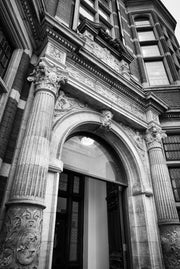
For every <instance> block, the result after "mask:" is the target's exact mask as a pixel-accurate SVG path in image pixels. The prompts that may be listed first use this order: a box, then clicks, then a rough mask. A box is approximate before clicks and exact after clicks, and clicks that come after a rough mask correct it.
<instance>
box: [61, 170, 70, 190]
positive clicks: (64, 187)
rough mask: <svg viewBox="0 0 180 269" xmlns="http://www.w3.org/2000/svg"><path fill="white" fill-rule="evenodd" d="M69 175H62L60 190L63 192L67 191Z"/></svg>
mask: <svg viewBox="0 0 180 269" xmlns="http://www.w3.org/2000/svg"><path fill="white" fill-rule="evenodd" d="M67 184H68V175H67V174H65V173H62V174H61V176H60V180H59V189H60V190H61V191H67Z"/></svg>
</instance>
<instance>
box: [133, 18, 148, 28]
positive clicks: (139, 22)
mask: <svg viewBox="0 0 180 269" xmlns="http://www.w3.org/2000/svg"><path fill="white" fill-rule="evenodd" d="M135 25H136V26H150V25H151V24H150V21H149V20H148V19H146V18H138V19H136V20H135Z"/></svg>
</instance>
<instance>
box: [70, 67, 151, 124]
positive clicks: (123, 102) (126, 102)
mask: <svg viewBox="0 0 180 269" xmlns="http://www.w3.org/2000/svg"><path fill="white" fill-rule="evenodd" d="M67 71H68V72H69V78H72V79H73V80H75V81H77V82H78V83H80V84H81V85H83V86H84V87H86V88H87V87H88V88H89V89H90V90H91V91H92V92H94V93H96V94H98V95H99V96H101V98H102V97H103V98H106V99H108V100H110V101H111V104H112V105H113V104H114V106H119V107H120V108H122V109H123V110H125V111H126V112H128V113H131V114H133V116H135V117H137V118H139V119H141V120H143V121H146V114H145V111H144V110H143V109H142V108H141V107H140V105H139V106H138V105H137V104H136V103H135V102H132V100H130V98H128V97H126V96H125V95H123V94H121V93H116V92H115V91H113V90H112V88H111V89H109V88H108V87H106V86H104V85H102V84H101V83H100V82H99V81H97V80H95V79H94V78H92V77H89V76H87V75H85V74H84V73H83V72H80V71H79V70H78V69H77V68H75V67H74V66H72V65H71V64H69V63H67ZM130 117H131V116H130Z"/></svg>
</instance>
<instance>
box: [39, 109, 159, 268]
mask: <svg viewBox="0 0 180 269" xmlns="http://www.w3.org/2000/svg"><path fill="white" fill-rule="evenodd" d="M100 118H101V115H100V114H99V113H97V112H94V111H91V110H81V111H69V112H68V113H66V114H65V115H64V116H62V117H60V118H59V119H58V120H57V121H56V122H55V124H54V128H53V133H52V142H51V157H50V166H49V174H48V178H47V187H46V199H45V205H46V209H45V210H44V222H43V223H45V225H44V226H43V235H42V238H43V241H42V247H41V255H40V256H41V257H40V268H41V269H44V268H48V269H50V268H52V263H53V259H52V257H53V250H54V239H55V233H56V231H55V227H56V219H57V218H56V211H57V204H58V190H59V178H60V174H62V170H63V169H62V167H63V165H62V157H63V151H64V148H65V144H66V142H67V141H68V140H69V141H70V139H71V138H73V137H75V136H79V135H84V134H88V135H89V136H92V135H94V137H93V138H95V141H97V142H99V143H100V144H101V145H102V146H103V147H104V148H106V149H107V152H108V153H109V154H110V155H111V156H112V159H113V158H114V157H115V160H116V161H115V165H116V164H117V166H118V169H117V170H116V173H115V175H117V174H118V171H124V177H123V179H124V180H125V181H123V182H122V181H121V180H120V181H119V182H120V184H119V185H121V188H122V190H124V189H125V190H126V196H127V199H126V203H124V204H123V203H122V205H123V206H124V207H125V208H124V209H123V212H125V215H127V217H128V218H129V223H126V224H125V226H126V228H127V229H128V230H129V233H128V234H129V237H128V238H127V240H126V242H125V244H124V246H123V247H124V250H126V248H127V242H128V241H129V245H130V246H132V247H131V249H130V252H129V255H128V258H127V260H126V261H127V263H128V261H130V264H128V265H127V266H128V267H127V268H128V269H129V268H143V267H144V268H162V261H161V258H160V257H161V253H160V245H159V238H158V228H157V222H156V221H157V220H156V212H155V206H154V200H153V196H152V191H151V186H150V184H149V178H148V173H147V170H145V169H146V167H145V165H144V163H143V161H142V159H141V157H140V155H139V153H138V151H137V148H136V146H135V144H134V143H133V140H132V139H131V137H130V136H129V135H128V133H127V131H126V130H125V129H124V128H123V126H122V125H119V124H117V123H115V122H112V124H111V129H110V130H106V129H103V128H101V119H100ZM113 156H114V157H113ZM113 161H114V159H113ZM112 170H113V169H112ZM69 171H70V172H71V173H75V174H74V176H77V174H78V175H80V176H81V175H82V176H86V175H87V174H88V173H86V172H83V171H79V170H78V171H77V170H75V169H73V168H72V165H71V167H70V166H69V167H66V170H64V172H63V173H65V172H69ZM76 173H77V174H76ZM112 174H113V172H112V171H111V175H112ZM90 177H91V180H89V181H90V182H93V180H94V181H95V180H96V181H97V182H105V183H104V184H105V185H106V182H107V181H108V180H109V181H111V178H105V179H103V178H99V177H98V176H96V175H91V176H90ZM92 178H93V179H92ZM115 178H116V177H115ZM85 180H86V181H87V179H85ZM111 183H112V181H111ZM122 183H124V184H125V185H123V184H122ZM117 185H118V180H117ZM119 185H118V186H119ZM121 193H124V192H121ZM106 194H107V187H106ZM101 201H102V200H101ZM106 203H107V202H106ZM106 206H107V204H106ZM106 211H107V207H106ZM122 215H123V214H122ZM123 217H124V216H123ZM107 219H108V217H107ZM123 220H125V218H124V219H123ZM83 221H84V218H83ZM83 223H84V222H83ZM84 227H85V226H84ZM84 227H83V229H84ZM111 230H113V229H112V228H111ZM83 232H84V230H83ZM107 234H108V231H107ZM69 236H70V235H69ZM83 238H84V237H83ZM125 239H126V238H125ZM108 240H109V236H108ZM83 244H85V242H83ZM108 248H109V246H108ZM108 251H109V249H108ZM81 253H82V255H84V259H83V263H81V264H83V265H84V268H83V269H86V268H88V267H87V266H86V265H85V264H84V262H85V261H87V258H86V254H85V252H84V251H83V248H82V252H81ZM130 256H132V259H131V257H130ZM92 258H93V257H92ZM92 258H91V259H92ZM124 264H126V263H124ZM123 266H124V265H123ZM117 268H118V267H117ZM93 269H94V268H93Z"/></svg>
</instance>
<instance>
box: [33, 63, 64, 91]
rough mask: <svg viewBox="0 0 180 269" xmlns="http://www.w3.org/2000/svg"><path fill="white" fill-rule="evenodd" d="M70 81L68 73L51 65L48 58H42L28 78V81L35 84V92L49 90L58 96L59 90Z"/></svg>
mask: <svg viewBox="0 0 180 269" xmlns="http://www.w3.org/2000/svg"><path fill="white" fill-rule="evenodd" d="M67 79H68V71H67V70H66V69H60V68H59V67H56V66H55V65H54V64H52V63H50V62H49V61H48V60H47V59H46V58H41V60H40V62H39V64H38V65H37V66H36V67H35V69H34V71H33V72H32V73H31V74H30V76H29V77H28V81H33V82H34V83H35V86H36V88H35V91H36V92H37V91H39V90H48V91H50V92H52V93H53V94H54V95H55V96H57V94H58V91H59V88H60V86H61V85H62V84H64V83H65V82H66V81H67Z"/></svg>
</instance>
